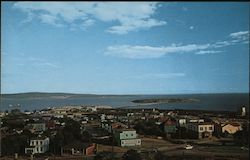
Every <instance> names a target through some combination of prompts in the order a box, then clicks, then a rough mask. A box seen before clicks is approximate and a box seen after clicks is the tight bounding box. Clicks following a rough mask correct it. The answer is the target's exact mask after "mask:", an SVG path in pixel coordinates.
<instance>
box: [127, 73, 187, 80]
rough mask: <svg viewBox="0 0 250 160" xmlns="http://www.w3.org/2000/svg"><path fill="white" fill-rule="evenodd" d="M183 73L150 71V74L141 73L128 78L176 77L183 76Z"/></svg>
mask: <svg viewBox="0 0 250 160" xmlns="http://www.w3.org/2000/svg"><path fill="white" fill-rule="evenodd" d="M185 76H186V74H185V73H151V74H143V75H137V76H132V77H130V78H135V79H169V78H177V77H185Z"/></svg>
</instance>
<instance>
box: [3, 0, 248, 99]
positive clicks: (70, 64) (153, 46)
mask: <svg viewBox="0 0 250 160" xmlns="http://www.w3.org/2000/svg"><path fill="white" fill-rule="evenodd" d="M1 4H2V5H1V12H2V13H1V18H2V22H1V23H2V26H1V40H2V41H1V43H2V45H1V47H2V48H1V93H23V92H37V91H39V92H66V93H81V94H112V95H116V94H122V95H127V94H130V95H131V94H132V95H138V94H139V95H142V94H149V95H152V94H161V95H162V94H206V93H249V19H250V16H249V15H250V14H249V3H248V2H226V3H225V2H192V3H189V2H159V3H158V2H1Z"/></svg>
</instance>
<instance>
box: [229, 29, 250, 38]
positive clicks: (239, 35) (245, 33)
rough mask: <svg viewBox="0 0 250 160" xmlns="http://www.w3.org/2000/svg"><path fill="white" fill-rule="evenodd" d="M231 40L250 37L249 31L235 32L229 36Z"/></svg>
mask: <svg viewBox="0 0 250 160" xmlns="http://www.w3.org/2000/svg"><path fill="white" fill-rule="evenodd" d="M229 36H230V37H231V38H235V39H242V38H247V37H249V31H239V32H234V33H231V34H230V35H229Z"/></svg>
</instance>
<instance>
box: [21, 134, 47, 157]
mask: <svg viewBox="0 0 250 160" xmlns="http://www.w3.org/2000/svg"><path fill="white" fill-rule="evenodd" d="M48 150H49V138H48V137H42V136H38V137H36V138H32V139H31V140H30V143H29V147H26V148H25V153H26V154H36V153H38V154H39V153H45V152H46V151H48Z"/></svg>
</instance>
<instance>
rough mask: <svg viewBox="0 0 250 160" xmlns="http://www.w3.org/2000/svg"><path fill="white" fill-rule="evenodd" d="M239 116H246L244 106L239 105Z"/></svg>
mask: <svg viewBox="0 0 250 160" xmlns="http://www.w3.org/2000/svg"><path fill="white" fill-rule="evenodd" d="M241 116H246V107H245V106H243V107H241Z"/></svg>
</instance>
